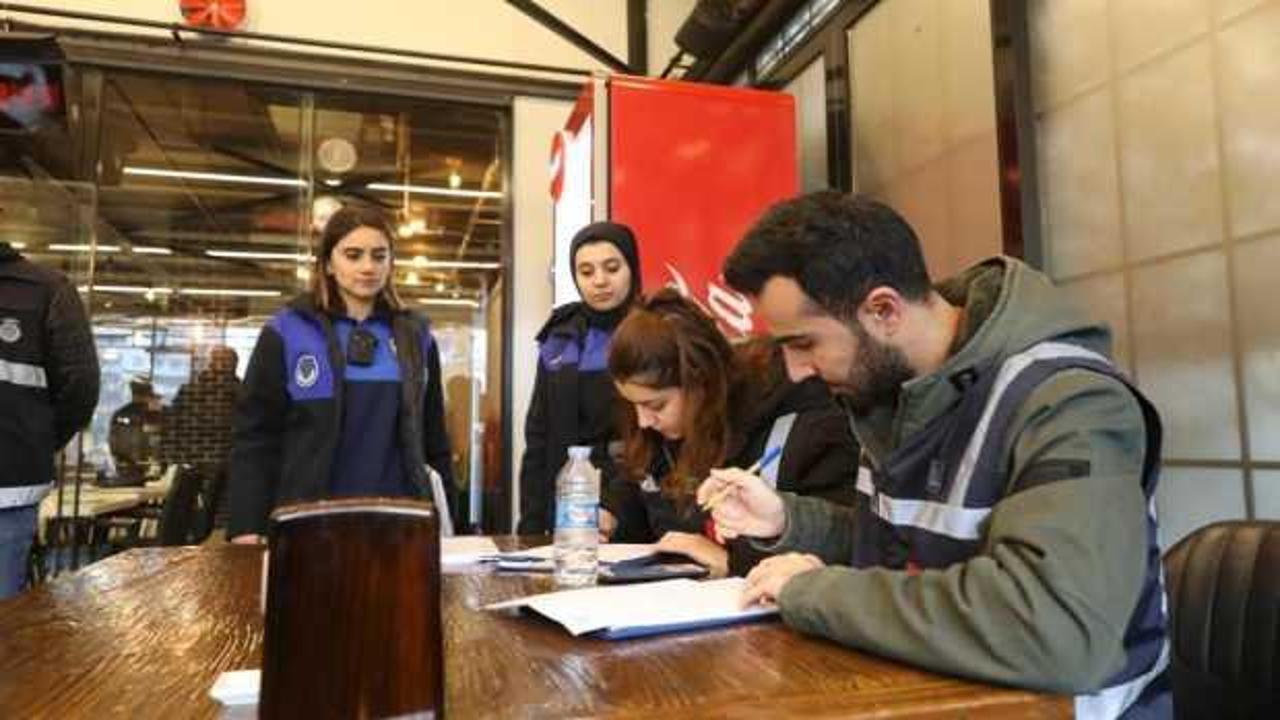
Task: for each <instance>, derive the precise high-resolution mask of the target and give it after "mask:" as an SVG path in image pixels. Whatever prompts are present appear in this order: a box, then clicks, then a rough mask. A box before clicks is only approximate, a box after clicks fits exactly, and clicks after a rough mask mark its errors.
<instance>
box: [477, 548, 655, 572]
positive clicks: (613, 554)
mask: <svg viewBox="0 0 1280 720" xmlns="http://www.w3.org/2000/svg"><path fill="white" fill-rule="evenodd" d="M657 552H658V551H657V549H656V548H655V547H654V545H653V543H601V544H600V547H599V550H598V551H597V554H596V557H597V558H598V559H599V562H600V564H602V565H612V564H614V563H620V562H628V561H631V560H638V559H640V558H647V557H650V556H653V555H656V554H657ZM494 560H496V561H497V563H498V569H499V570H518V571H523V572H551V571H553V570H555V567H556V546H555V545H540V546H538V547H535V548H529V549H527V550H513V551H511V552H505V553H498V555H497V556H496V557H495V558H494Z"/></svg>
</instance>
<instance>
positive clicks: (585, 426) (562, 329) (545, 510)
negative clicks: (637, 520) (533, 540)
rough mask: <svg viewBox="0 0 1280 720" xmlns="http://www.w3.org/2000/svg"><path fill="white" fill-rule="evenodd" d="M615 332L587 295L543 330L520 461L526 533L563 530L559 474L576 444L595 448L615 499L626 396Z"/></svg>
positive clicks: (609, 502) (596, 462)
mask: <svg viewBox="0 0 1280 720" xmlns="http://www.w3.org/2000/svg"><path fill="white" fill-rule="evenodd" d="M612 337H613V328H612V327H602V326H600V325H598V324H592V323H590V322H589V321H588V318H587V314H586V312H584V310H583V303H580V302H576V303H570V304H568V305H564V306H562V307H560V308H557V309H556V311H555V312H554V313H552V315H551V319H550V320H548V321H547V324H546V325H545V326H543V328H542V330H541V331H540V332H539V333H538V372H537V375H536V377H535V379H534V384H533V398H532V399H531V400H530V402H529V413H528V415H526V416H525V423H524V440H525V447H524V456H523V457H522V458H521V462H520V523H519V525H518V527H517V531H518V532H519V533H520V534H521V535H538V534H543V533H549V532H551V531H552V530H554V529H555V507H556V474H557V473H559V471H560V467H561V466H562V465H563V464H564V462H565V459H566V458H567V457H568V448H569V447H570V446H572V445H589V446H591V447H592V452H591V463H592V464H593V465H594V466H595V467H596V468H597V469H599V470H600V471H601V477H602V478H604V480H602V483H601V486H602V495H605V496H606V497H603V498H602V504H603V505H604V506H605V507H611V506H612V505H613V503H614V500H613V499H612V497H609V496H608V495H609V493H608V492H607V489H608V488H610V487H611V485H610V483H609V481H608V478H609V477H611V475H612V467H613V460H612V458H611V456H610V452H609V444H610V443H611V442H613V441H616V440H617V438H618V432H617V428H616V422H615V420H616V413H617V411H618V406H617V403H618V396H617V391H616V390H615V389H614V386H613V381H612V380H611V379H610V377H609V368H608V357H609V341H610V340H611V339H612Z"/></svg>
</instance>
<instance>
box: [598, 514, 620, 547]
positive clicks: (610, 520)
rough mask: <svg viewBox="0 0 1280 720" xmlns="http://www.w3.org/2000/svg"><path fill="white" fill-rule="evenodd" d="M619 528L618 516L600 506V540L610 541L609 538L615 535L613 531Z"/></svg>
mask: <svg viewBox="0 0 1280 720" xmlns="http://www.w3.org/2000/svg"><path fill="white" fill-rule="evenodd" d="M617 529H618V518H616V517H614V516H613V513H611V512H609V511H608V510H605V509H604V508H600V528H599V532H600V542H609V538H611V537H613V531H614V530H617Z"/></svg>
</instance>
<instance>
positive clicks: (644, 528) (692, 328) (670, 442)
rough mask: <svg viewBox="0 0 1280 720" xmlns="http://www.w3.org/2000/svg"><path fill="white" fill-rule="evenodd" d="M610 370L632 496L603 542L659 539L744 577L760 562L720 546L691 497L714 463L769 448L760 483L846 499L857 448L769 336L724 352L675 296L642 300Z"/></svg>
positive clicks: (819, 388) (721, 340) (834, 412)
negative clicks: (622, 406)
mask: <svg viewBox="0 0 1280 720" xmlns="http://www.w3.org/2000/svg"><path fill="white" fill-rule="evenodd" d="M609 373H610V375H611V376H612V377H613V381H614V383H615V384H616V385H617V388H618V393H619V395H621V396H622V399H623V400H624V401H625V402H626V403H627V404H628V405H629V406H630V408H631V410H630V411H629V412H627V414H626V420H625V421H624V424H623V431H622V433H623V440H624V442H625V451H624V469H623V470H622V471H621V472H619V473H618V474H619V476H620V480H618V481H621V482H629V483H632V484H633V485H635V486H637V487H638V488H639V491H640V492H639V493H635V494H632V495H629V496H625V497H630V498H634V499H633V500H632V501H630V502H628V503H627V504H626V505H625V506H623V507H619V508H617V516H618V517H617V528H616V529H615V530H614V532H613V534H612V535H611V537H610V539H611V540H612V541H614V542H653V541H654V540H658V544H659V548H660V549H662V550H667V551H671V552H678V553H681V554H684V555H687V556H689V557H691V558H693V559H694V560H696V561H698V562H699V563H701V564H703V565H706V566H707V567H709V568H710V569H711V571H712V574H713V575H725V574H733V575H745V574H746V572H747V571H748V570H750V569H751V568H752V567H753V566H754V565H755V564H756V563H757V562H759V561H760V560H761V559H762V558H763V555H762V554H761V553H759V552H756V551H754V550H753V549H752V548H751V547H750V545H748V544H747V543H746V542H745V541H735V542H733V543H730V545H729V546H728V548H727V549H726V548H725V547H724V546H722V545H720V544H719V543H718V542H717V541H716V540H715V539H714V530H713V529H712V528H711V526H710V525H709V522H708V517H707V514H706V513H705V512H703V511H702V510H700V509H699V508H698V507H697V506H696V505H695V503H694V499H693V498H694V492H695V491H696V490H697V487H698V484H699V483H700V482H701V481H702V479H703V478H705V477H706V476H707V474H708V472H710V470H711V469H712V468H716V467H748V466H751V465H752V464H754V463H755V462H756V461H757V460H758V459H760V458H761V457H762V456H764V455H765V454H766V453H767V452H768V451H769V449H771V448H773V447H779V446H780V447H781V448H782V451H781V456H779V457H778V459H777V461H776V462H773V463H771V464H768V465H766V466H765V467H764V468H763V469H762V470H761V471H760V474H761V476H762V477H764V478H765V480H766V482H769V483H771V484H773V485H774V486H776V487H777V488H778V489H780V490H785V491H789V492H794V493H799V494H801V495H815V496H818V497H823V498H826V499H828V500H830V501H832V502H837V503H840V504H843V505H848V504H852V503H853V498H854V475H853V473H852V472H851V470H850V468H853V467H856V465H857V458H858V445H857V443H856V441H855V440H854V439H853V433H852V432H851V430H850V428H849V423H848V420H847V418H846V417H845V415H844V413H843V412H842V411H841V410H840V409H839V407H838V406H837V405H836V403H835V401H834V399H833V398H832V397H831V394H830V392H829V391H828V390H827V388H826V386H825V385H824V384H823V383H822V381H821V380H819V379H818V378H816V377H812V378H807V379H801V380H800V381H798V382H792V381H791V380H790V379H789V378H788V377H787V374H786V369H785V366H784V363H783V360H782V353H781V350H779V349H778V348H777V347H776V346H775V345H773V343H771V342H769V341H767V340H764V339H756V340H752V341H748V342H745V343H742V344H739V345H737V346H731V345H730V343H729V341H728V340H727V339H726V338H725V336H724V335H723V334H721V332H720V331H719V330H718V329H717V328H716V326H715V323H714V321H712V320H711V318H710V317H708V316H707V315H706V314H705V313H704V312H702V310H701V309H699V308H698V307H697V306H696V305H694V304H693V303H692V302H691V301H689V300H687V299H685V298H683V297H681V296H680V295H679V294H678V293H677V292H675V291H674V290H662V291H660V292H658V293H657V294H656V295H654V296H653V297H652V298H649V299H647V300H644V301H641V302H640V303H638V304H637V306H636V307H635V309H633V310H632V312H631V313H630V314H629V315H628V316H627V319H626V320H624V321H623V323H622V325H620V326H619V327H618V331H617V333H616V334H615V335H614V338H613V344H612V347H611V348H610V351H609ZM616 482H617V481H616Z"/></svg>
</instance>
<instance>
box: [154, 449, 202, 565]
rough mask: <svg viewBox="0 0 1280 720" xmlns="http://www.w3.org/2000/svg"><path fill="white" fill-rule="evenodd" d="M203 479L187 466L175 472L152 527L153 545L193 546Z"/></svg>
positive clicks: (199, 515)
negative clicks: (153, 529)
mask: <svg viewBox="0 0 1280 720" xmlns="http://www.w3.org/2000/svg"><path fill="white" fill-rule="evenodd" d="M203 490H204V479H203V478H202V477H201V475H200V473H199V472H197V471H196V470H195V469H194V468H192V467H190V466H186V465H183V466H181V467H180V468H179V469H178V473H177V475H176V476H175V477H174V478H173V484H172V485H170V486H169V493H168V494H167V495H165V498H164V505H163V506H161V508H160V519H159V522H158V524H157V526H156V544H157V545H194V544H196V543H198V542H200V541H201V540H203V539H204V538H202V537H197V535H198V530H199V525H200V521H201V517H202V514H203V508H202V504H203Z"/></svg>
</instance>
